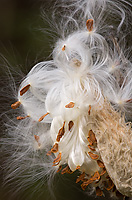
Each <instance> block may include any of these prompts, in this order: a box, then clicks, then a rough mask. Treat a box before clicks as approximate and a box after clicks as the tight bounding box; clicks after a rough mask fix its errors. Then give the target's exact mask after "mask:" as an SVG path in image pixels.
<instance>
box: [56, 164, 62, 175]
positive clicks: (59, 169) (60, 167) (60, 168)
mask: <svg viewBox="0 0 132 200" xmlns="http://www.w3.org/2000/svg"><path fill="white" fill-rule="evenodd" d="M61 170H62V165H60V166H59V168H58V170H57V173H58V172H60V171H61Z"/></svg>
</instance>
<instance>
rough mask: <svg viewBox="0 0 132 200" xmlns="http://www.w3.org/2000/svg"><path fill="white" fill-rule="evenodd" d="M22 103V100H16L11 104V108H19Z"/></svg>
mask: <svg viewBox="0 0 132 200" xmlns="http://www.w3.org/2000/svg"><path fill="white" fill-rule="evenodd" d="M20 105H21V102H20V101H17V102H15V103H13V104H12V105H11V108H12V109H16V108H18V107H19V106H20Z"/></svg>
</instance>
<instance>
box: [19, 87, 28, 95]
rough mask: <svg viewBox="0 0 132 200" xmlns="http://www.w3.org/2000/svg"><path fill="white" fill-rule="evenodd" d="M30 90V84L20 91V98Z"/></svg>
mask: <svg viewBox="0 0 132 200" xmlns="http://www.w3.org/2000/svg"><path fill="white" fill-rule="evenodd" d="M29 88H30V84H28V85H26V86H24V87H23V88H22V89H21V90H20V96H22V95H23V94H25V93H26V92H27V91H28V90H29Z"/></svg>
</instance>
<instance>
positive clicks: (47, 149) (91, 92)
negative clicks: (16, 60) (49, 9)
mask: <svg viewBox="0 0 132 200" xmlns="http://www.w3.org/2000/svg"><path fill="white" fill-rule="evenodd" d="M57 2H60V5H62V8H61V9H64V12H59V15H60V16H59V17H57V20H58V21H57V23H59V19H60V24H59V25H58V26H57V30H58V31H59V32H58V33H59V34H61V35H60V38H63V39H58V41H57V42H56V44H55V48H54V50H53V52H52V54H51V55H52V56H53V59H52V60H50V61H44V62H41V63H38V64H36V65H35V66H34V67H33V68H32V69H31V71H30V72H29V73H28V74H27V76H26V78H25V79H24V80H23V81H22V83H21V85H20V88H19V91H18V96H17V99H18V100H19V101H17V102H16V103H14V104H12V105H11V107H12V108H13V110H12V112H14V115H16V113H17V112H18V110H19V106H20V104H21V106H20V109H23V111H22V113H20V114H21V115H22V116H21V115H20V116H19V115H18V117H17V119H18V120H16V121H15V122H13V126H15V128H14V129H13V128H12V126H9V125H8V126H7V128H9V138H6V139H4V140H3V141H4V145H5V146H6V148H5V146H4V150H7V154H6V155H8V152H9V153H10V154H11V158H10V159H9V165H8V166H9V167H7V166H6V167H4V169H7V168H9V169H8V171H9V174H8V176H7V182H12V180H13V179H15V174H16V179H18V178H19V177H24V180H23V182H24V181H26V184H24V183H22V184H20V188H21V186H22V185H26V186H27V182H28V180H26V178H27V177H29V180H30V181H31V182H32V183H31V184H33V181H37V182H39V179H41V180H42V177H43V176H45V175H46V179H48V178H47V177H48V174H49V176H50V178H49V181H51V180H52V176H54V175H55V174H56V173H59V174H60V175H62V176H63V177H64V176H65V174H72V173H74V172H77V173H78V175H77V177H76V184H80V187H81V188H82V190H84V191H85V190H87V189H88V188H92V191H93V192H94V193H95V195H96V196H98V197H101V196H103V195H105V192H104V191H107V192H109V194H110V195H111V196H113V197H114V196H121V197H124V198H125V196H127V197H132V127H131V123H130V122H129V121H130V120H132V63H131V62H130V61H129V60H128V55H125V54H126V52H127V51H126V50H125V51H124V49H123V48H124V47H123V48H122V43H123V39H122V35H121V36H120V33H121V32H123V34H124V31H125V30H127V28H128V27H127V25H128V24H129V23H128V22H127V21H125V20H126V18H125V17H126V16H127V14H128V13H129V9H128V10H127V8H126V7H127V5H128V6H131V4H130V3H129V2H127V0H120V1H119V0H114V1H113V0H58V1H57ZM61 2H62V3H61ZM58 6H59V5H58ZM54 8H55V7H54ZM127 11H128V12H127ZM55 12H56V11H54V12H53V18H54V17H55ZM62 13H64V17H63V16H62ZM105 15H107V16H105ZM113 16H114V18H113ZM111 18H112V19H113V20H114V19H116V18H117V20H116V25H117V27H115V26H114V25H113V21H112V22H111ZM124 22H125V23H124ZM51 24H54V25H55V26H56V23H51ZM123 24H124V26H122V25H123ZM125 26H126V27H125ZM114 29H115V30H114ZM113 30H114V33H115V34H114V36H113V34H112V33H111V32H113ZM116 33H117V34H116ZM117 36H118V37H119V39H117V38H116V37H117ZM120 38H121V39H120ZM123 38H124V37H123ZM124 46H125V45H124ZM16 108H17V109H16ZM15 109H16V110H15ZM17 114H18V113H17ZM27 117H28V119H26V118H27ZM15 119H16V116H15ZM10 121H13V118H12V120H10ZM10 127H11V128H10ZM8 147H11V148H10V149H9V148H8ZM11 159H12V160H13V165H11V164H10V161H11ZM5 163H8V162H5ZM77 173H74V174H75V175H76V174H77ZM23 174H24V175H23ZM10 180H11V181H10ZM16 182H18V180H17V181H16ZM40 185H41V184H40ZM49 185H50V184H49Z"/></svg>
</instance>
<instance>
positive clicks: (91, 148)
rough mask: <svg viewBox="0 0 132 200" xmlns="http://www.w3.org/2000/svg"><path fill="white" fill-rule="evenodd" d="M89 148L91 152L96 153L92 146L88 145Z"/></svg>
mask: <svg viewBox="0 0 132 200" xmlns="http://www.w3.org/2000/svg"><path fill="white" fill-rule="evenodd" d="M88 148H89V149H90V150H91V151H96V150H95V149H94V148H93V147H91V146H90V145H88Z"/></svg>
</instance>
